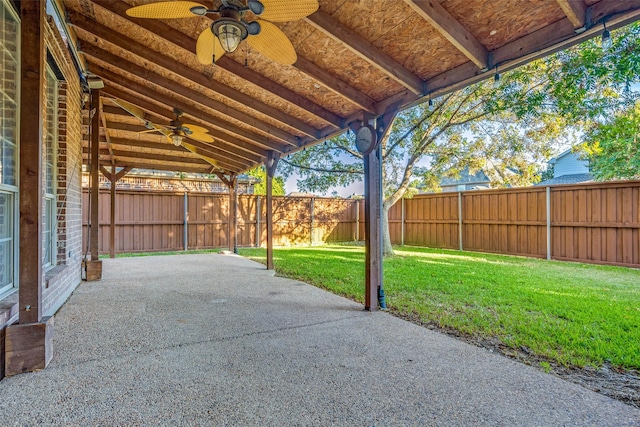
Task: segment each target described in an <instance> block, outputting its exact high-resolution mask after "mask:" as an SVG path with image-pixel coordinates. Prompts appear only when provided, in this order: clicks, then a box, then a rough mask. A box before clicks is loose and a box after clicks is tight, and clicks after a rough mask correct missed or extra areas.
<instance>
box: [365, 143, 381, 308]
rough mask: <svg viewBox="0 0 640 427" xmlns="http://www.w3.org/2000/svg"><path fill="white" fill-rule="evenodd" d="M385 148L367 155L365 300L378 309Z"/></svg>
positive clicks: (366, 306) (367, 303)
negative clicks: (381, 190)
mask: <svg viewBox="0 0 640 427" xmlns="http://www.w3.org/2000/svg"><path fill="white" fill-rule="evenodd" d="M381 154H382V150H381V147H380V146H378V148H376V149H375V150H374V151H372V152H371V153H369V154H368V155H365V157H364V198H365V205H364V221H365V223H364V229H365V232H364V233H365V237H364V239H365V303H364V309H365V310H369V311H374V310H376V309H377V308H378V289H379V288H381V287H382V259H383V258H382V240H381V237H382V235H381V230H382V224H381V215H380V214H381V212H382V199H381V197H382V194H381V192H380V189H381V188H380V183H381V180H382V163H381V162H380V160H379V159H380V157H379V155H380V156H381Z"/></svg>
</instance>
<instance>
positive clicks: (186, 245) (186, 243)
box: [182, 191, 189, 251]
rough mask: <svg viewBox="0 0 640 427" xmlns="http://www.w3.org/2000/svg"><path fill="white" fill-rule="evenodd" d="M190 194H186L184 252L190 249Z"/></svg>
mask: <svg viewBox="0 0 640 427" xmlns="http://www.w3.org/2000/svg"><path fill="white" fill-rule="evenodd" d="M188 197H189V196H188V193H187V192H186V191H185V192H184V231H183V233H182V234H183V235H184V236H183V239H182V240H183V245H184V250H185V251H186V250H187V249H189V200H188Z"/></svg>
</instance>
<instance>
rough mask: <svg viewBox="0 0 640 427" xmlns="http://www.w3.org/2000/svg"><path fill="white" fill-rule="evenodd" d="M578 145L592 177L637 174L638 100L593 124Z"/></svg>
mask: <svg viewBox="0 0 640 427" xmlns="http://www.w3.org/2000/svg"><path fill="white" fill-rule="evenodd" d="M582 147H583V149H584V151H585V153H586V155H587V157H588V158H589V163H590V166H591V173H592V174H593V175H594V176H595V177H596V179H598V180H601V181H606V180H612V179H637V178H640V102H637V103H636V105H635V106H634V107H632V108H630V109H629V110H627V111H625V112H624V113H622V114H620V115H618V116H616V117H614V118H613V119H611V120H608V121H607V122H605V124H603V125H598V126H595V127H594V128H593V129H592V130H591V131H590V132H589V134H588V135H587V137H586V139H585V142H584V144H583V146H582Z"/></svg>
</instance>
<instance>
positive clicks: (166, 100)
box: [90, 63, 286, 152]
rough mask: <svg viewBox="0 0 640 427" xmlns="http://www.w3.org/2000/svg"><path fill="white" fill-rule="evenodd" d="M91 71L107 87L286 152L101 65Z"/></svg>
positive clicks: (263, 139) (252, 133)
mask: <svg viewBox="0 0 640 427" xmlns="http://www.w3.org/2000/svg"><path fill="white" fill-rule="evenodd" d="M90 70H92V71H93V72H95V73H99V74H100V75H101V76H102V77H103V78H104V79H105V84H106V85H109V84H115V85H117V86H120V87H127V88H129V89H131V90H132V91H134V92H136V93H138V94H140V95H142V96H146V97H147V98H150V99H155V100H156V101H158V102H160V103H163V104H165V105H167V106H172V107H174V108H178V109H179V110H182V111H184V112H185V114H187V115H190V116H192V117H198V118H200V119H201V120H203V121H205V122H207V123H209V124H210V125H211V126H215V127H216V128H219V129H222V130H224V131H226V132H228V133H231V134H233V135H235V136H237V137H242V138H244V139H246V140H247V141H252V142H253V143H254V144H257V145H258V146H262V147H264V148H267V149H272V150H276V151H279V152H284V151H286V149H285V146H284V144H282V143H280V142H277V141H273V140H272V139H270V138H267V137H265V136H262V135H260V134H257V133H255V132H251V131H249V130H247V129H244V128H241V127H239V126H236V125H233V124H231V123H229V122H226V121H224V120H222V119H219V118H216V117H213V116H210V115H208V114H206V113H203V112H202V111H201V110H198V109H196V108H194V107H193V106H192V105H191V104H188V103H186V102H185V101H183V100H182V99H179V98H177V97H173V96H169V95H164V94H161V93H159V92H158V91H155V90H153V89H151V88H149V87H147V86H143V85H140V84H137V83H135V82H134V81H132V80H129V79H127V78H126V77H125V76H122V75H119V74H116V73H113V72H111V71H109V70H107V69H105V68H102V67H101V66H99V65H94V64H93V63H91V64H90ZM107 92H108V91H107Z"/></svg>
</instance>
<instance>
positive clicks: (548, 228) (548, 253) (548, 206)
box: [546, 187, 551, 259]
mask: <svg viewBox="0 0 640 427" xmlns="http://www.w3.org/2000/svg"><path fill="white" fill-rule="evenodd" d="M546 193H547V197H546V199H547V259H551V187H547V191H546Z"/></svg>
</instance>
